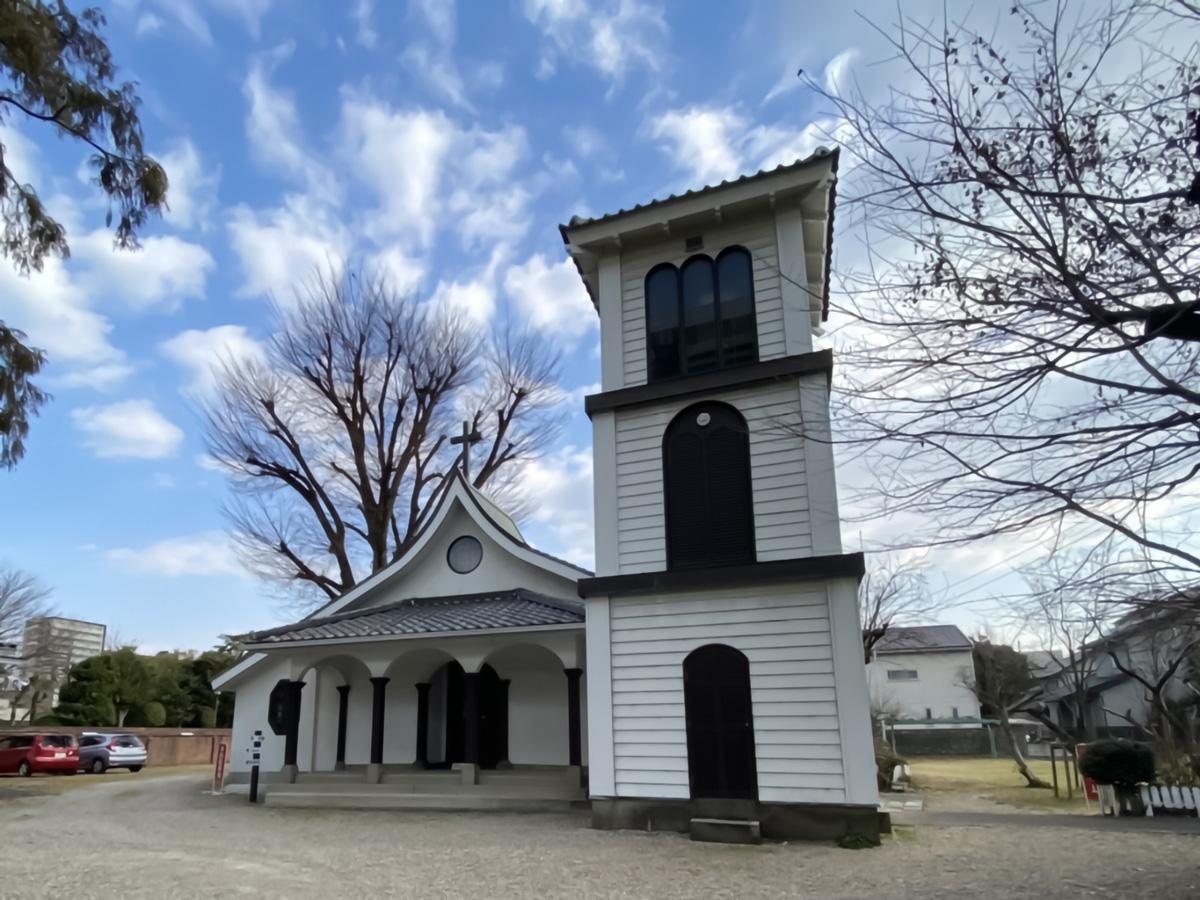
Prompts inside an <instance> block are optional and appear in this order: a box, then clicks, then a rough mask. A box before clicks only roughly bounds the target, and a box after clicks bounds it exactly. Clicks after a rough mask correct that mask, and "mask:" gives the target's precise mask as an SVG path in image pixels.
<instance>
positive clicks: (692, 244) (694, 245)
mask: <svg viewBox="0 0 1200 900" xmlns="http://www.w3.org/2000/svg"><path fill="white" fill-rule="evenodd" d="M703 246H704V235H702V234H698V235H696V236H695V237H690V238H687V239H686V240H685V241H684V242H683V249H684V250H686V251H687V252H688V253H691V252H692V251H693V250H699V249H700V248H701V247H703Z"/></svg>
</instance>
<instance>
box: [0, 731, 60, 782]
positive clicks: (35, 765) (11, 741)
mask: <svg viewBox="0 0 1200 900" xmlns="http://www.w3.org/2000/svg"><path fill="white" fill-rule="evenodd" d="M78 769H79V745H78V744H77V743H76V742H75V738H74V736H72V735H69V734H9V735H5V736H3V737H0V773H6V772H7V773H12V772H15V773H16V774H18V775H25V776H29V775H32V774H33V773H34V772H50V773H54V774H56V775H74V774H75V772H76V771H77V770H78Z"/></svg>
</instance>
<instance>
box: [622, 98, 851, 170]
mask: <svg viewBox="0 0 1200 900" xmlns="http://www.w3.org/2000/svg"><path fill="white" fill-rule="evenodd" d="M844 127H845V126H844V123H840V122H838V121H836V120H833V119H821V120H817V121H815V122H810V123H809V124H807V125H805V126H804V127H803V128H798V129H797V128H788V127H782V126H778V125H754V124H752V123H751V122H750V120H749V119H748V118H747V117H746V116H745V115H744V114H743V113H742V112H741V111H740V110H738V109H737V108H736V107H732V106H689V107H685V108H683V109H671V110H667V111H665V112H659V113H655V114H653V115H652V116H650V117H649V118H648V120H647V122H646V126H645V130H646V132H647V133H648V134H649V135H650V137H652V138H654V139H656V140H658V141H659V142H660V144H661V146H662V149H663V151H664V152H665V153H666V154H667V156H668V157H669V158H670V159H671V160H672V161H673V162H674V164H675V167H676V168H678V169H681V170H684V171H686V172H688V173H689V175H690V177H691V178H692V179H694V180H695V181H696V182H699V183H703V184H715V183H717V182H720V181H723V180H726V179H729V178H736V177H737V176H739V175H742V174H747V173H750V172H755V171H758V170H759V169H769V168H774V167H775V166H778V165H781V164H786V163H792V162H795V161H796V160H797V159H802V158H804V157H806V156H808V155H810V154H811V153H812V152H813V151H814V150H816V149H817V147H819V146H822V145H823V144H830V143H837V138H838V134H839V132H840V130H841V129H843V128H844Z"/></svg>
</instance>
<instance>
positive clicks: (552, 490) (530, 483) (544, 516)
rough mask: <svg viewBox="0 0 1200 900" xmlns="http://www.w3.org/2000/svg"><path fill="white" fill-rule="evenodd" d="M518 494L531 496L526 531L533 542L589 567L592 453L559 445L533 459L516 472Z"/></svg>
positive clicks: (590, 555)
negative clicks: (532, 535) (533, 538)
mask: <svg viewBox="0 0 1200 900" xmlns="http://www.w3.org/2000/svg"><path fill="white" fill-rule="evenodd" d="M517 487H518V490H519V492H520V494H521V495H522V496H524V497H527V498H533V499H534V500H536V502H534V503H531V504H530V505H531V507H532V509H533V512H532V513H531V514H530V515H529V516H528V517H527V519H526V522H525V523H523V524H527V525H528V526H529V528H528V530H530V531H535V532H536V534H537V539H536V540H534V543H535V545H537V546H539V547H544V548H546V549H547V550H549V551H550V552H552V553H554V554H556V555H558V556H562V557H564V558H566V559H569V560H571V561H572V562H574V563H577V564H579V565H583V566H591V565H592V560H593V558H594V547H595V542H594V538H593V534H594V530H593V529H594V525H593V521H592V454H591V451H589V450H586V449H583V450H581V449H579V448H577V447H570V446H567V447H563V448H561V449H559V450H558V451H556V452H555V453H553V454H551V455H549V456H546V457H543V458H541V459H537V460H533V461H531V462H529V463H527V464H526V465H524V466H523V467H522V468H521V471H520V472H519V473H518V475H517Z"/></svg>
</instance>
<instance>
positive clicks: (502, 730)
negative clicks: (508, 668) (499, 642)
mask: <svg viewBox="0 0 1200 900" xmlns="http://www.w3.org/2000/svg"><path fill="white" fill-rule="evenodd" d="M506 759H508V687H507V685H505V684H504V682H503V681H501V680H500V676H499V675H497V674H496V670H495V669H493V668H492V667H491V666H489V665H487V664H484V666H483V668H482V669H480V670H479V767H480V768H481V769H494V768H496V763H498V762H500V761H501V760H506Z"/></svg>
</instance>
